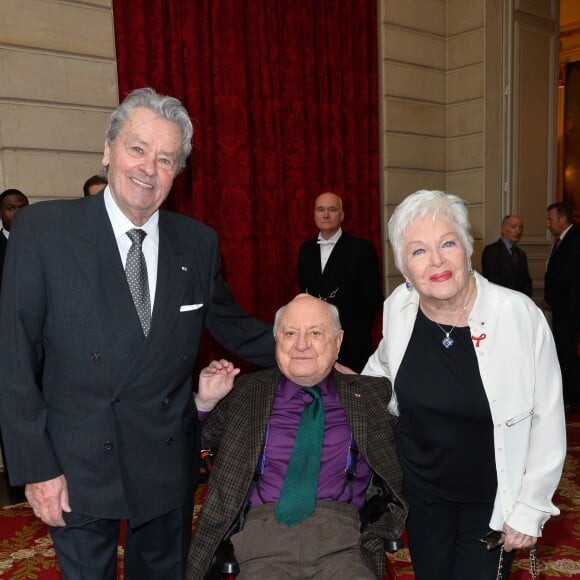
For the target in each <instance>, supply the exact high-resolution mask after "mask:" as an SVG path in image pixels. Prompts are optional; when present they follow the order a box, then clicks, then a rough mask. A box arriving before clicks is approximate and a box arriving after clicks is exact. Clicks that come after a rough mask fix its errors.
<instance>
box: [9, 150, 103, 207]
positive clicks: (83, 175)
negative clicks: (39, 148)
mask: <svg viewBox="0 0 580 580" xmlns="http://www.w3.org/2000/svg"><path fill="white" fill-rule="evenodd" d="M101 159H102V155H99V154H96V153H95V154H90V153H86V154H82V153H50V152H32V151H27V152H26V153H25V154H23V153H22V152H13V151H4V165H5V167H4V168H5V178H4V182H5V185H6V187H17V188H18V189H22V191H24V192H26V193H30V195H32V196H34V197H35V199H40V198H47V199H48V198H54V197H81V196H82V191H83V190H82V188H83V183H84V182H85V180H86V179H87V178H88V177H90V176H91V175H93V174H95V173H100V171H101V169H102V165H101Z"/></svg>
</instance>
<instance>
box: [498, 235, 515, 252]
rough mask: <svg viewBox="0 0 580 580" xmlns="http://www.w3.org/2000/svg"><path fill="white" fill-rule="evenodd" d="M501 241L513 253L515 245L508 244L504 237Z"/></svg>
mask: <svg viewBox="0 0 580 580" xmlns="http://www.w3.org/2000/svg"><path fill="white" fill-rule="evenodd" d="M501 241H502V242H503V243H504V246H505V247H506V248H507V249H508V250H509V251H510V252H511V249H512V248H513V247H514V244H512V243H511V242H508V241H507V240H506V239H505V238H504V237H503V236H502V237H501Z"/></svg>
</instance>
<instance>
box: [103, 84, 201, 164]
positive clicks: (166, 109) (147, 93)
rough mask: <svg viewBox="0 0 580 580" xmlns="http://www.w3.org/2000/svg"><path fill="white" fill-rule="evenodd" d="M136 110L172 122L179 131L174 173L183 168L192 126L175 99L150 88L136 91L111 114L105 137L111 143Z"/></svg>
mask: <svg viewBox="0 0 580 580" xmlns="http://www.w3.org/2000/svg"><path fill="white" fill-rule="evenodd" d="M136 108H144V109H149V110H151V111H153V112H154V113H157V114H158V115H160V116H161V117H163V118H164V119H167V120H168V121H173V122H174V123H177V125H179V128H180V129H181V156H180V158H179V162H178V167H177V171H176V173H179V172H180V171H182V170H183V169H184V168H185V162H186V160H187V158H188V157H189V154H190V153H191V139H192V137H193V125H192V124H191V119H190V118H189V114H188V113H187V110H186V109H185V107H184V106H183V105H182V104H181V101H179V100H178V99H176V98H175V97H168V96H166V95H160V94H159V93H157V92H155V91H154V90H153V89H151V88H148V87H147V88H144V89H136V90H134V91H132V92H130V93H129V94H128V95H127V98H126V99H125V100H124V101H123V102H122V103H121V104H120V105H119V107H118V108H117V109H115V111H113V113H112V114H111V118H110V119H109V126H108V127H107V131H106V133H105V137H106V139H107V141H108V142H109V143H112V142H113V141H114V140H115V139H116V138H117V137H118V136H119V133H120V132H121V129H123V127H124V126H125V123H126V122H127V119H128V118H129V115H130V114H131V112H132V111H133V110H134V109H136Z"/></svg>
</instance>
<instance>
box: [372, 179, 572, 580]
mask: <svg viewBox="0 0 580 580" xmlns="http://www.w3.org/2000/svg"><path fill="white" fill-rule="evenodd" d="M389 239H390V241H391V244H392V246H393V253H394V256H395V264H396V266H397V268H398V269H399V270H400V271H401V273H402V274H403V276H404V277H405V279H406V282H405V284H403V285H401V286H399V287H398V288H396V289H395V290H394V291H393V293H392V294H391V295H390V296H389V298H388V299H387V300H386V301H385V304H384V313H383V338H382V340H381V343H380V344H379V347H378V349H377V350H376V352H375V353H374V354H373V355H372V356H371V357H370V359H369V360H368V362H367V365H366V366H365V368H364V370H363V374H369V375H375V376H381V375H384V376H386V377H388V378H389V379H390V380H391V382H392V383H393V387H394V388H393V391H394V394H393V398H392V401H391V405H390V409H391V411H392V412H393V413H394V414H396V415H398V416H399V423H398V426H397V451H398V455H399V461H400V463H401V466H402V468H403V475H404V495H405V499H406V500H407V501H408V503H409V509H410V512H409V519H408V522H407V534H408V541H409V549H410V553H411V560H412V562H413V568H414V571H415V577H416V579H417V580H441V579H442V578H445V579H446V580H464V579H465V578H470V580H477V579H481V580H488V579H489V580H493V579H495V577H496V574H497V568H498V562H499V552H500V551H499V549H496V550H494V549H486V548H491V547H492V546H491V542H485V540H486V538H487V539H490V538H496V539H498V540H499V542H497V543H503V544H504V550H505V552H506V553H505V556H504V578H505V577H507V575H508V574H509V567H510V566H511V561H512V559H513V552H512V550H513V549H516V548H527V547H530V546H532V545H534V544H535V543H536V540H537V538H538V537H539V536H541V534H542V528H543V526H544V524H545V523H546V521H547V520H548V519H549V518H550V517H551V516H553V515H557V514H558V513H559V511H558V509H557V508H556V507H555V506H554V504H553V503H552V496H553V494H554V492H555V490H556V487H557V485H558V482H559V480H560V476H561V472H562V467H563V464H564V458H565V454H566V436H565V420H564V407H563V401H562V380H561V375H560V369H559V366H558V359H557V357H556V351H555V347H554V341H553V338H552V334H551V331H550V329H549V326H548V324H547V323H546V320H545V318H544V316H543V314H542V312H541V311H540V310H539V309H538V308H537V307H536V305H535V304H534V303H533V302H532V301H531V300H530V299H529V298H528V297H527V296H525V295H524V294H521V293H520V292H516V291H513V290H509V289H506V288H503V287H500V286H497V285H495V284H492V283H491V282H489V281H488V280H486V279H485V278H483V277H482V276H480V275H479V274H477V273H476V272H474V270H473V268H472V267H471V261H470V258H471V254H472V251H473V238H472V236H471V234H470V231H469V219H468V215H467V208H466V205H465V203H464V201H463V200H462V199H461V198H459V197H457V196H454V195H449V194H446V193H443V192H439V191H425V190H422V191H418V192H416V193H414V194H411V195H409V196H408V197H407V198H406V199H405V200H404V201H403V202H402V203H401V204H400V205H399V206H397V208H396V210H395V212H394V213H393V216H392V217H391V219H390V221H389ZM493 531H496V532H501V534H492V532H493ZM488 534H490V535H489V536H488Z"/></svg>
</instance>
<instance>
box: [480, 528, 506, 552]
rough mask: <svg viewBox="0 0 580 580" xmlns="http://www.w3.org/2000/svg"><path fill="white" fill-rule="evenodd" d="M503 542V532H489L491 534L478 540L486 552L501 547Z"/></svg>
mask: <svg viewBox="0 0 580 580" xmlns="http://www.w3.org/2000/svg"><path fill="white" fill-rule="evenodd" d="M504 540H505V535H504V533H503V532H499V531H497V530H491V532H489V533H488V534H487V535H486V536H485V538H480V540H479V541H480V542H482V543H483V544H485V547H486V548H487V549H488V550H495V549H496V548H499V547H500V546H503V543H504Z"/></svg>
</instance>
